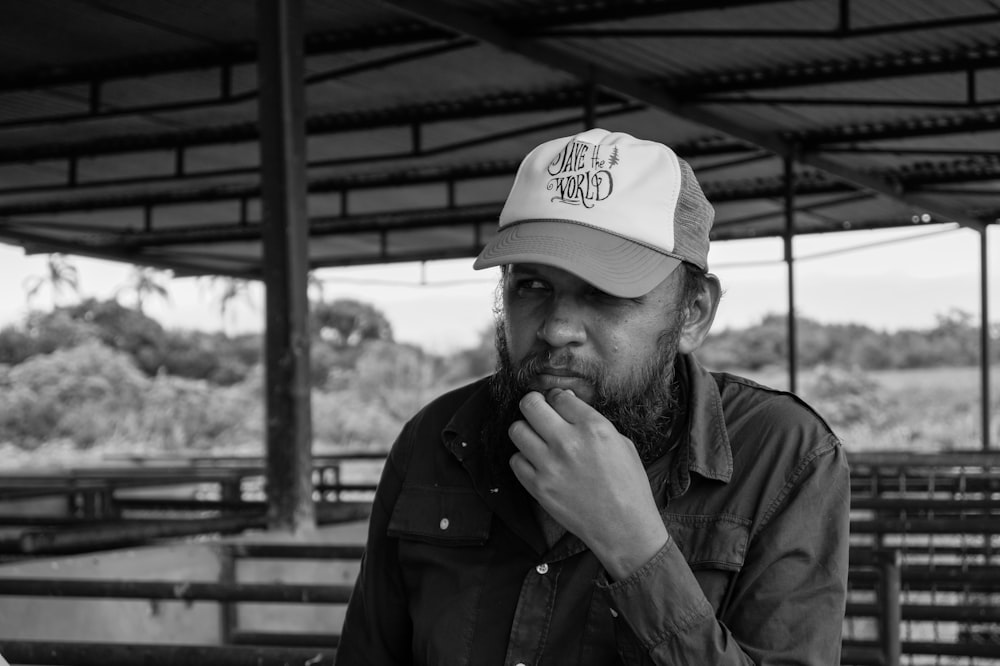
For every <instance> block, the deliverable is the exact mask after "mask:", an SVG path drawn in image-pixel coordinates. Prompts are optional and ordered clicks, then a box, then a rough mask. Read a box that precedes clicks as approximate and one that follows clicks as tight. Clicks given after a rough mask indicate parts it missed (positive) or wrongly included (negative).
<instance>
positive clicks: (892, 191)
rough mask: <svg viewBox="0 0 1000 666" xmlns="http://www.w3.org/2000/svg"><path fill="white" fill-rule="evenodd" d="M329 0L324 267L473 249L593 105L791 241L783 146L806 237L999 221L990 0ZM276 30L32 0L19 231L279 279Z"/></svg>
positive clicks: (112, 2)
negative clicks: (274, 246)
mask: <svg viewBox="0 0 1000 666" xmlns="http://www.w3.org/2000/svg"><path fill="white" fill-rule="evenodd" d="M304 18H305V30H306V35H305V46H304V48H305V51H306V53H307V61H306V76H307V80H306V84H307V85H306V98H307V102H308V111H307V112H308V115H309V118H308V123H307V124H308V131H309V139H308V146H307V152H308V160H309V178H310V202H309V212H310V215H311V217H312V218H313V219H314V225H313V235H314V238H313V241H312V242H311V252H312V253H313V257H312V259H313V261H314V263H315V264H316V265H328V264H344V263H364V262H383V261H399V260H406V259H429V258H435V257H449V256H464V255H472V254H473V253H475V252H476V251H477V249H478V247H479V244H480V243H481V242H483V240H485V239H486V238H487V237H488V236H489V234H490V233H491V229H492V226H493V224H494V221H495V216H496V214H497V212H498V210H499V206H500V203H501V201H502V198H503V196H504V193H505V192H506V189H507V187H508V185H509V182H510V178H511V177H512V174H513V170H514V169H515V167H516V164H517V161H518V159H519V158H520V157H521V156H522V155H523V154H524V153H525V152H526V151H527V150H528V149H530V148H531V147H532V146H533V145H534V144H536V143H538V142H539V141H542V140H545V139H548V138H551V137H552V136H556V135H559V134H566V133H570V132H573V131H575V130H578V129H580V128H582V127H583V125H584V122H585V118H586V117H587V114H588V113H592V114H594V116H596V118H597V122H598V124H600V125H602V126H606V127H608V128H609V129H614V130H620V131H629V132H632V133H634V134H637V135H642V136H647V137H649V138H655V139H660V140H663V141H666V142H668V143H670V144H671V145H674V146H675V147H676V148H677V149H678V151H679V152H681V153H682V154H683V155H685V156H686V157H687V158H689V159H690V160H691V161H692V163H693V164H694V165H695V168H696V169H698V170H699V173H700V176H701V179H702V181H703V184H704V186H705V190H706V192H708V193H709V195H710V196H713V197H715V198H716V200H717V209H718V224H717V236H718V237H719V238H722V239H725V238H738V237H747V236H760V235H777V234H781V233H783V230H784V226H785V221H784V218H783V207H782V205H781V203H780V200H781V196H782V195H783V192H784V184H783V180H782V178H783V169H784V166H783V165H784V163H783V160H782V157H783V156H784V155H793V156H795V157H796V161H795V172H796V182H797V184H796V189H797V199H796V201H797V202H798V204H799V206H800V209H801V210H800V213H799V215H797V217H796V220H795V224H796V227H797V231H799V232H800V233H808V232H815V231H829V230H838V229H844V228H876V227H886V226H903V225H910V224H913V222H912V220H913V216H914V215H915V214H917V215H918V218H919V213H921V212H923V211H930V212H932V213H933V215H932V219H933V220H935V221H947V220H956V221H959V222H960V223H962V224H965V225H967V226H972V227H976V228H980V227H982V226H983V225H987V224H993V223H995V222H996V219H997V217H998V216H1000V196H998V195H997V192H998V191H1000V164H998V153H1000V120H998V118H1000V115H998V114H1000V94H998V90H1000V37H997V35H1000V31H998V27H1000V11H998V9H997V7H996V5H995V3H993V2H989V1H988V0H950V1H949V2H947V3H915V2H910V1H908V0H849V1H847V2H840V1H839V0H838V1H833V0H794V1H789V0H703V1H701V2H694V1H691V0H675V1H670V2H668V1H666V0H621V1H620V2H616V3H607V2H603V1H600V0H592V1H588V0H573V1H569V0H566V1H559V0H548V1H546V0H505V1H502V2H501V1H497V0H463V1H459V0H449V1H447V2H442V1H439V0H387V1H386V2H381V3H372V2H368V1H366V0H339V1H333V0H328V1H319V0H307V1H306V2H305V17H304ZM255 39H256V36H255V17H254V3H250V2H244V1H243V0H215V1H213V2H210V3H206V2H196V1H193V0H190V1H180V0H178V1H174V2H162V0H141V1H139V0H104V1H102V2H100V3H98V2H73V3H67V2H60V1H57V0H35V1H34V2H31V3H16V4H14V5H12V6H11V7H10V8H8V11H7V12H6V14H5V20H4V21H3V22H2V23H0V240H4V241H6V242H11V243H18V244H21V245H24V246H26V247H30V248H31V249H34V250H40V251H46V250H53V249H59V250H62V251H68V250H71V249H73V248H75V247H79V248H80V249H82V250H83V251H85V252H87V253H89V254H94V255H98V256H105V257H108V258H117V259H122V260H126V261H133V262H138V263H142V262H148V263H151V264H155V265H159V266H164V267H170V266H174V267H177V268H178V269H183V270H186V271H193V272H199V271H203V272H206V273H213V272H221V273H229V274H234V275H242V276H250V277H253V276H256V275H259V274H260V261H261V248H260V243H259V234H258V229H257V227H256V225H257V223H258V221H259V219H260V204H259V196H260V194H259V187H260V176H259V173H258V170H257V167H258V162H259V146H258V143H257V142H258V140H259V133H258V130H257V98H256V89H257V80H256V79H257V77H256V63H255V58H256V55H255ZM588 105H592V106H589V107H588ZM873 192H874V193H876V194H878V196H874V195H872V196H868V194H871V193H873Z"/></svg>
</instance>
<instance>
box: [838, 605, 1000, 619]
mask: <svg viewBox="0 0 1000 666" xmlns="http://www.w3.org/2000/svg"><path fill="white" fill-rule="evenodd" d="M881 613H882V607H881V606H880V605H879V604H862V603H852V602H848V604H847V616H848V617H876V616H878V615H880V614H881ZM900 613H901V615H902V618H903V619H904V620H913V621H919V622H1000V609H998V608H995V607H992V606H972V605H964V606H959V605H954V606H952V605H941V604H935V605H930V604H901V605H900Z"/></svg>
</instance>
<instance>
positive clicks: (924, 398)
mask: <svg viewBox="0 0 1000 666" xmlns="http://www.w3.org/2000/svg"><path fill="white" fill-rule="evenodd" d="M312 316H313V320H312V322H311V329H310V330H311V332H312V338H311V344H310V351H311V361H312V368H311V372H312V376H311V381H312V386H313V391H312V415H313V439H314V442H315V443H316V446H317V447H337V446H350V447H370V448H377V449H385V448H386V447H388V446H389V444H390V443H391V442H392V440H393V438H394V437H395V436H396V435H397V433H398V432H399V429H400V427H401V426H402V424H403V423H404V422H405V421H406V420H407V419H408V418H410V416H412V415H413V414H414V413H415V412H416V411H417V410H418V409H419V408H420V407H422V406H423V405H424V404H425V403H426V402H427V401H428V400H430V399H431V398H433V397H434V396H435V395H437V394H440V393H442V392H444V391H446V390H448V389H449V388H451V387H453V386H455V385H458V384H460V383H463V382H466V381H469V380H470V379H473V378H477V377H481V376H483V375H486V374H488V373H489V372H491V371H492V370H493V368H494V365H495V350H494V341H493V337H494V332H493V330H492V327H490V328H487V329H484V330H483V331H482V332H481V334H480V339H479V341H478V343H477V345H476V346H474V347H473V348H471V349H466V350H461V351H459V352H456V353H455V354H453V355H451V356H449V357H447V358H442V357H439V356H436V355H433V354H428V353H426V352H425V351H424V350H422V349H420V348H419V347H415V346H412V345H405V344H397V343H395V342H393V341H392V330H391V327H390V326H389V324H388V321H387V320H386V319H385V316H384V315H383V314H382V313H381V312H379V311H378V310H377V309H376V308H374V307H372V306H370V305H366V304H364V303H359V302H357V301H349V300H340V301H333V302H331V303H319V304H314V306H313V311H312ZM785 333H786V326H785V319H784V317H781V316H778V315H771V316H768V317H765V318H764V319H763V320H762V321H761V322H760V323H759V324H757V325H754V326H751V327H748V328H746V329H742V330H739V331H733V330H725V331H721V332H719V333H717V334H715V335H713V336H711V339H710V340H709V341H708V343H707V344H706V345H705V347H704V348H703V350H702V351H701V352H699V356H700V358H701V359H702V361H703V362H704V363H705V364H706V365H707V366H708V367H710V368H714V369H724V370H733V371H737V372H740V373H744V374H746V373H749V374H750V376H752V377H755V378H760V377H759V376H760V375H762V374H763V375H767V374H768V373H769V372H772V373H773V372H775V370H776V369H778V370H780V369H782V368H783V367H784V365H785V356H784V350H785ZM798 335H799V337H798V348H799V351H800V355H801V368H802V372H803V381H802V389H801V393H802V394H803V396H804V397H805V398H806V399H807V400H808V401H809V402H810V404H812V405H813V406H814V407H815V408H816V409H817V411H819V412H820V413H821V414H822V415H823V416H824V417H825V418H826V419H827V420H828V421H829V422H830V423H831V425H832V426H833V427H834V429H835V430H836V431H837V432H838V434H840V435H841V436H842V437H843V438H844V439H845V441H848V442H849V446H853V447H856V448H861V447H866V446H867V447H871V446H876V445H878V443H885V442H891V443H892V445H896V446H909V447H922V448H927V449H936V450H940V449H946V448H956V447H959V448H960V447H962V446H963V445H964V446H967V445H968V443H970V442H978V435H977V434H976V428H977V426H978V421H977V415H976V412H977V405H976V403H975V399H974V398H970V396H974V395H975V391H976V387H977V384H976V382H975V377H972V380H971V381H966V380H963V381H966V383H963V384H961V385H960V386H959V385H958V384H955V383H953V382H948V381H943V380H942V377H943V375H942V374H941V372H943V371H941V372H937V371H933V368H936V367H941V366H946V365H947V366H956V365H962V364H973V363H975V362H976V361H977V355H978V344H979V338H978V329H977V328H976V326H975V325H974V322H973V320H972V318H971V316H969V315H967V314H964V313H961V312H957V311H956V312H952V313H948V314H947V315H944V316H942V317H939V318H938V321H937V323H936V325H935V326H934V327H933V328H932V329H929V330H926V331H898V332H895V333H888V332H884V331H874V330H872V329H869V328H867V327H865V326H860V325H856V324H854V325H851V324H848V325H840V324H838V325H824V324H820V323H817V322H814V321H810V320H804V321H800V322H799V325H798ZM262 345H263V341H262V338H261V336H260V335H244V336H228V335H225V334H224V333H206V332H201V331H177V330H167V329H165V328H164V327H163V326H162V325H160V324H159V323H158V322H156V321H155V320H153V319H150V318H149V317H147V316H145V315H144V314H142V313H141V312H140V311H138V309H136V308H129V307H126V306H124V305H122V304H120V303H118V302H117V301H114V300H111V301H96V300H93V299H91V300H87V301H83V302H81V303H79V304H77V305H74V306H60V307H56V308H54V309H53V310H52V311H50V312H41V311H33V312H31V313H29V314H28V316H27V317H26V318H25V320H24V321H23V322H22V323H21V324H19V325H15V326H8V327H6V328H4V329H3V330H0V443H3V442H7V443H9V444H8V446H14V447H17V448H18V449H23V450H40V449H39V447H47V446H49V445H51V444H52V443H53V442H63V441H65V442H72V445H73V446H75V447H76V448H78V449H87V448H88V447H96V446H98V445H100V446H102V447H103V446H110V445H116V446H120V447H126V448H128V449H129V450H135V449H137V448H138V449H141V450H143V451H147V450H182V449H190V448H196V449H205V448H208V447H213V448H223V449H224V448H226V447H241V448H242V447H246V446H247V445H249V446H251V448H252V447H257V449H256V450H260V448H262V447H263V440H264V396H263V391H262V386H263V375H264V370H263V368H262V367H261V353H262ZM994 350H995V352H997V353H998V356H1000V345H995V346H994ZM898 368H911V369H910V370H907V371H906V372H908V373H910V374H909V375H907V376H908V377H910V376H913V374H912V373H914V372H926V373H932V372H937V374H933V375H932V376H933V378H934V379H933V380H932V381H931V382H930V383H929V384H928V385H929V386H931V387H932V388H930V389H921V390H920V391H916V390H915V389H914V387H913V386H912V385H910V384H909V383H907V382H906V381H902V380H901V381H900V382H899V385H898V386H894V387H891V388H892V390H889V389H887V387H886V385H884V384H883V383H882V382H881V380H880V379H877V378H876V377H878V378H881V377H884V376H887V373H892V372H897V373H900V372H902V371H900V370H897V369H898ZM912 368H917V370H914V369H912ZM921 368H922V369H923V370H920V369H921ZM778 375H780V373H777V375H776V376H778ZM900 376H902V375H900ZM762 380H763V381H765V383H767V382H766V380H765V379H763V378H762ZM995 396H996V398H1000V388H998V389H997V390H996V393H995ZM996 411H997V412H1000V402H998V404H997V408H996ZM995 425H996V427H997V428H1000V424H995Z"/></svg>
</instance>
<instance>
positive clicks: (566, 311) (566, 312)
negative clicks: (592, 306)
mask: <svg viewBox="0 0 1000 666" xmlns="http://www.w3.org/2000/svg"><path fill="white" fill-rule="evenodd" d="M537 336H538V339H539V340H542V341H544V342H546V343H548V344H549V345H550V346H551V347H553V348H558V347H566V346H570V345H581V344H583V343H584V342H585V341H586V339H587V328H586V324H585V320H584V316H583V312H582V311H581V308H580V307H579V304H577V303H575V302H574V301H573V299H572V298H569V297H565V296H557V297H555V298H552V299H551V300H550V301H549V304H548V307H547V309H546V312H545V316H544V318H543V319H542V322H541V325H540V326H539V328H538V332H537Z"/></svg>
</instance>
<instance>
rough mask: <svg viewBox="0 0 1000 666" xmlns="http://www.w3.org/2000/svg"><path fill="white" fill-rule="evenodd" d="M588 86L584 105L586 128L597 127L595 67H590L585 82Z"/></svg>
mask: <svg viewBox="0 0 1000 666" xmlns="http://www.w3.org/2000/svg"><path fill="white" fill-rule="evenodd" d="M584 85H585V86H586V96H585V101H584V106H583V124H584V128H583V129H585V130H588V129H592V128H594V127H597V83H596V81H595V76H594V68H593V67H591V68H590V75H589V76H587V80H586V81H585V82H584Z"/></svg>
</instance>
